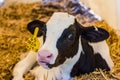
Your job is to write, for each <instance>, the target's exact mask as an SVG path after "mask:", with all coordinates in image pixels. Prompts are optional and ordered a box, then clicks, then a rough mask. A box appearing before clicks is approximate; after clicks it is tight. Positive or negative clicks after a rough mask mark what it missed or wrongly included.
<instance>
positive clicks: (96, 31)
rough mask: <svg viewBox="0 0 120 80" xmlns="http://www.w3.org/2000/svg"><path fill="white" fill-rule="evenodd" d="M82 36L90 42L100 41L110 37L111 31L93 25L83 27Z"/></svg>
mask: <svg viewBox="0 0 120 80" xmlns="http://www.w3.org/2000/svg"><path fill="white" fill-rule="evenodd" d="M81 36H82V37H83V38H84V39H86V40H88V41H89V42H99V41H103V40H105V39H107V38H108V37H109V33H108V32H107V31H106V30H104V29H102V28H96V27H93V26H91V27H86V28H83V30H82V33H81Z"/></svg>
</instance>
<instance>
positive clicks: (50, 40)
mask: <svg viewBox="0 0 120 80" xmlns="http://www.w3.org/2000/svg"><path fill="white" fill-rule="evenodd" d="M74 22H75V17H74V16H72V15H69V14H68V13H63V12H56V13H54V14H53V15H52V17H51V18H50V19H49V21H48V22H47V24H46V25H47V33H46V41H45V43H44V45H43V46H42V48H41V50H47V51H49V52H51V53H52V54H53V56H54V59H53V61H52V62H50V63H51V64H54V63H55V60H56V57H57V56H58V50H57V48H56V44H57V40H58V39H59V37H60V36H61V35H62V33H63V31H64V30H65V29H66V28H68V27H69V26H70V25H72V24H74Z"/></svg>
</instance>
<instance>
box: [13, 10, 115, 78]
mask: <svg viewBox="0 0 120 80" xmlns="http://www.w3.org/2000/svg"><path fill="white" fill-rule="evenodd" d="M35 27H39V28H40V30H39V32H38V35H37V36H38V39H39V40H40V39H42V38H43V46H42V47H41V48H40V49H39V50H38V54H34V52H32V51H30V52H29V54H28V56H27V57H26V58H25V59H23V60H22V61H20V62H19V63H18V64H17V65H16V66H15V68H14V71H13V76H14V78H13V80H22V79H23V75H24V74H25V73H26V72H27V71H28V70H30V68H31V67H32V66H33V64H35V62H36V61H37V62H38V63H39V65H41V66H42V67H41V66H39V69H37V71H36V73H35V74H36V75H38V76H36V79H37V80H44V75H46V76H47V78H48V79H47V80H72V79H73V78H72V77H74V76H79V75H80V74H84V73H90V72H92V71H93V70H94V69H95V68H101V69H105V70H107V71H108V70H111V69H112V67H113V66H114V64H113V62H112V60H111V57H110V54H109V48H108V45H107V43H106V41H105V39H107V38H108V37H109V33H108V32H107V31H105V30H104V29H101V28H96V27H93V26H91V27H83V26H82V25H80V24H79V23H78V22H77V20H76V19H75V17H74V16H72V15H69V14H67V13H63V12H56V13H54V14H53V15H52V17H51V18H50V19H49V21H48V22H47V23H44V22H41V21H39V20H34V21H32V22H30V23H29V24H28V27H27V28H28V30H29V31H30V32H31V33H32V34H33V33H34V30H35Z"/></svg>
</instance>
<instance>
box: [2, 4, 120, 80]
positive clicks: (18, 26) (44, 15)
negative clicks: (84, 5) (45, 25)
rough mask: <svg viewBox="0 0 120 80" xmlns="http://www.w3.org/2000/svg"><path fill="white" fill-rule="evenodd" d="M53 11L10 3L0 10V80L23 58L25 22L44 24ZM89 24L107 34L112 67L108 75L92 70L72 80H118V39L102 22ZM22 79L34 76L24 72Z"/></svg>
mask: <svg viewBox="0 0 120 80" xmlns="http://www.w3.org/2000/svg"><path fill="white" fill-rule="evenodd" d="M55 11H58V10H57V9H56V8H54V7H49V8H48V7H45V8H44V9H43V8H40V4H39V3H32V4H14V5H10V6H9V7H6V8H3V9H2V8H1V9H0V59H1V60H0V80H11V79H12V71H13V68H14V66H15V64H16V63H17V62H18V61H19V60H20V59H23V58H24V57H25V56H26V55H27V51H28V50H27V49H26V41H27V40H28V38H29V37H31V34H30V33H29V32H28V31H27V29H26V25H27V23H28V22H30V21H31V20H34V19H39V20H42V21H45V22H46V21H47V20H48V19H49V18H50V16H51V15H52V13H53V12H55ZM89 25H95V26H99V27H103V28H105V29H106V30H107V31H108V32H109V33H110V37H109V39H107V43H108V45H109V48H110V53H111V57H112V59H113V61H114V64H115V66H114V68H113V70H112V71H111V72H106V71H104V70H101V69H96V70H95V71H94V72H92V73H90V74H85V75H81V76H79V77H75V80H110V79H111V80H119V79H120V36H118V35H117V34H116V31H115V30H113V29H112V28H111V27H110V26H109V25H108V24H107V23H106V22H105V21H101V22H95V23H94V24H93V23H92V24H89ZM25 80H34V76H33V75H31V74H30V73H29V72H28V73H27V74H26V75H25Z"/></svg>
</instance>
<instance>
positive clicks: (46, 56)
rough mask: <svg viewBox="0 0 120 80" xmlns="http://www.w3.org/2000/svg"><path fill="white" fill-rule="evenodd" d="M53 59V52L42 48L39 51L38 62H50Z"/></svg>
mask: <svg viewBox="0 0 120 80" xmlns="http://www.w3.org/2000/svg"><path fill="white" fill-rule="evenodd" d="M52 59H53V54H52V53H50V52H49V51H46V50H42V51H39V52H38V62H45V63H50V61H51V60H52Z"/></svg>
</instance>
